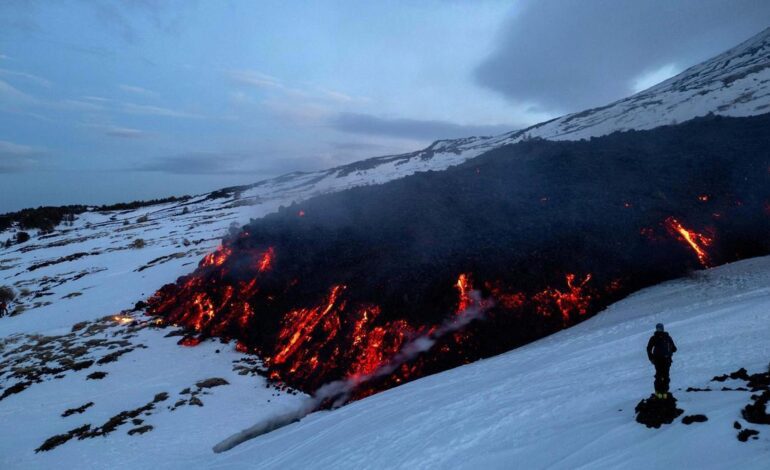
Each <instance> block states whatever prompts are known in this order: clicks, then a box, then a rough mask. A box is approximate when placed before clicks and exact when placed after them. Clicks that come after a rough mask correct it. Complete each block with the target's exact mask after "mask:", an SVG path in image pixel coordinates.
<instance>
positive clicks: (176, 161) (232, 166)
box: [132, 152, 245, 175]
mask: <svg viewBox="0 0 770 470" xmlns="http://www.w3.org/2000/svg"><path fill="white" fill-rule="evenodd" d="M244 160H245V156H243V155H239V154H230V153H217V152H191V153H186V154H179V155H171V156H165V157H159V158H156V159H155V160H154V161H151V162H149V163H146V164H144V165H141V166H139V167H138V168H132V170H139V171H159V172H162V173H173V174H188V175H195V174H231V173H237V172H239V167H241V166H242V164H243V161H244Z"/></svg>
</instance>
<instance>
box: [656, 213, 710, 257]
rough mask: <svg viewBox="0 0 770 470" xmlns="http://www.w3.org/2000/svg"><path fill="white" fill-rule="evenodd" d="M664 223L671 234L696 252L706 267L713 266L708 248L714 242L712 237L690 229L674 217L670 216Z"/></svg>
mask: <svg viewBox="0 0 770 470" xmlns="http://www.w3.org/2000/svg"><path fill="white" fill-rule="evenodd" d="M663 223H664V225H665V227H666V229H667V230H668V231H669V232H670V233H671V234H673V235H674V236H676V238H677V239H678V240H680V241H681V242H682V243H684V244H685V245H687V246H688V247H689V248H690V249H692V251H694V252H695V255H696V256H697V257H698V261H699V262H700V264H701V265H702V266H703V267H704V268H708V267H711V259H710V257H709V254H708V252H707V251H706V248H707V247H709V246H711V244H712V243H714V239H713V238H712V237H709V236H707V235H704V234H701V233H698V232H695V231H692V230H688V229H687V228H685V227H684V226H683V225H682V224H681V223H680V222H679V221H678V220H677V219H676V218H674V217H668V218H667V219H666V220H665V221H664V222H663Z"/></svg>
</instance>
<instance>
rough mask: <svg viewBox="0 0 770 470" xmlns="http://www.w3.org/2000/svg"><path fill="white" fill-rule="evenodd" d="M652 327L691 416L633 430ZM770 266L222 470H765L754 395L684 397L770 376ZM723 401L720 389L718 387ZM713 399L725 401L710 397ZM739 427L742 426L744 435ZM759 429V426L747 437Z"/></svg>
mask: <svg viewBox="0 0 770 470" xmlns="http://www.w3.org/2000/svg"><path fill="white" fill-rule="evenodd" d="M657 322H663V323H664V324H666V326H667V329H668V330H669V331H670V333H671V335H672V336H673V337H674V339H675V341H676V342H677V345H678V347H679V352H678V353H677V354H676V356H675V358H674V366H673V368H672V372H671V374H672V391H673V392H674V393H675V395H676V396H677V398H678V399H679V407H680V408H683V409H684V410H685V414H696V413H703V414H706V415H707V416H708V418H709V420H708V422H706V423H702V424H699V423H698V424H693V425H690V426H686V425H684V424H681V423H680V422H678V421H677V422H675V423H674V424H671V425H668V426H665V427H664V428H662V429H660V430H654V429H648V428H646V427H644V426H642V425H640V424H638V423H636V422H635V421H634V411H633V409H634V406H635V405H636V403H637V402H638V401H639V400H640V399H642V398H646V397H647V396H648V395H649V394H650V392H651V390H652V375H653V368H652V366H651V365H650V364H649V363H648V362H647V357H646V352H645V346H646V343H647V339H648V338H649V336H650V335H651V333H652V331H653V329H654V325H655V324H656V323H657ZM767 338H770V258H761V259H753V260H748V261H743V262H740V263H735V264H733V265H729V266H725V267H721V268H717V269H713V270H710V271H708V272H702V273H698V275H697V276H695V277H694V278H692V279H683V280H678V281H674V282H669V283H666V284H664V285H661V286H658V287H654V288H650V289H647V290H645V291H642V292H639V293H637V294H635V295H633V296H631V297H629V298H627V299H625V300H623V301H621V302H619V303H617V304H614V305H612V306H611V307H610V308H608V309H607V310H606V311H604V312H603V313H601V314H599V315H598V316H596V317H594V318H592V319H590V320H588V321H586V322H584V323H582V324H580V325H578V326H576V327H573V328H570V329H569V330H565V331H562V332H560V333H557V334H555V335H552V336H550V337H548V338H545V339H543V340H541V341H538V342H536V343H533V344H530V345H528V346H526V347H523V348H520V349H517V350H514V351H511V352H509V353H506V354H503V355H500V356H497V357H494V358H491V359H487V360H484V361H479V362H476V363H473V364H469V365H466V366H463V367H459V368H457V369H453V370H450V371H447V372H444V373H441V374H436V375H433V376H430V377H426V378H424V379H421V380H418V381H415V382H412V383H409V384H406V385H403V386H401V387H398V388H395V389H392V390H388V391H385V392H382V393H379V394H377V395H374V396H372V397H369V398H366V399H364V400H361V401H359V402H356V403H353V404H351V405H349V406H346V407H343V408H341V409H338V410H335V411H332V412H325V413H318V414H316V415H311V416H310V417H308V418H306V419H304V420H303V421H301V422H300V423H297V424H293V425H290V426H287V427H285V428H283V429H280V430H277V431H274V432H273V433H271V434H268V435H265V436H262V437H260V438H257V439H255V440H253V441H250V442H247V443H245V444H243V445H241V446H240V447H236V448H235V449H233V450H231V451H230V452H229V453H226V454H222V458H221V459H216V460H214V462H216V463H217V465H216V467H217V468H231V467H232V468H234V467H238V466H240V465H245V464H247V463H248V462H249V460H250V459H252V458H254V457H256V456H259V458H260V466H261V467H262V468H301V467H307V466H313V467H317V468H361V467H367V468H567V469H574V468H621V467H622V468H644V469H647V468H767V458H768V451H769V450H770V435H769V434H768V430H766V429H762V428H763V427H762V426H759V428H760V440H758V441H749V442H748V443H741V442H739V441H738V440H737V439H736V433H737V431H736V430H734V429H733V422H734V421H741V422H743V421H742V420H741V419H740V409H741V408H742V407H743V406H744V405H746V404H747V403H748V398H749V395H750V392H736V391H727V392H721V391H714V392H700V393H687V392H684V391H680V390H679V389H686V388H687V387H690V386H692V387H706V386H709V385H711V386H714V384H713V383H710V382H709V381H710V379H711V378H712V377H714V376H715V375H720V374H723V373H725V372H732V371H734V370H736V369H738V368H740V367H746V368H748V369H749V371H750V372H751V371H754V372H759V371H764V370H765V368H766V367H767V366H768V362H770V343H768V341H767ZM720 387H721V384H720ZM715 388H719V387H715ZM743 424H744V426H745V424H746V423H745V422H743ZM750 427H754V428H756V427H757V426H750Z"/></svg>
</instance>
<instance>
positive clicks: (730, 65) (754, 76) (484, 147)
mask: <svg viewBox="0 0 770 470" xmlns="http://www.w3.org/2000/svg"><path fill="white" fill-rule="evenodd" d="M767 112H770V28H768V29H765V30H764V31H762V32H760V33H759V34H757V35H755V36H754V37H752V38H750V39H748V40H747V41H745V42H743V43H741V44H739V45H737V46H736V47H734V48H732V49H730V50H728V51H726V52H724V53H722V54H720V55H718V56H716V57H714V58H712V59H710V60H707V61H706V62H703V63H701V64H698V65H696V66H693V67H690V68H689V69H687V70H685V71H683V72H682V73H680V74H678V75H676V76H675V77H672V78H670V79H668V80H666V81H664V82H663V83H660V84H658V85H655V86H653V87H652V88H649V89H647V90H644V91H642V92H639V93H637V94H635V95H633V96H630V97H628V98H625V99H622V100H619V101H616V102H614V103H610V104H608V105H606V106H601V107H597V108H593V109H588V110H585V111H581V112H578V113H573V114H568V115H566V116H563V117H560V118H557V119H554V120H551V121H548V122H545V123H541V124H537V125H534V126H532V127H529V128H527V129H523V130H517V131H513V132H509V133H505V134H502V135H499V136H494V137H469V138H464V139H454V140H439V141H437V142H435V143H433V144H432V145H430V146H429V147H427V148H426V149H424V150H420V151H417V152H412V153H407V154H403V155H393V156H386V157H377V158H372V159H368V160H364V161H360V162H356V163H352V164H349V165H344V166H341V167H337V168H332V169H330V170H325V171H320V172H313V173H297V174H291V175H286V176H284V177H281V178H276V179H272V180H267V181H264V182H262V183H258V184H257V185H256V186H255V189H256V190H257V191H260V192H261V191H269V192H270V193H275V192H276V191H280V192H284V191H285V192H291V193H296V194H297V195H298V196H299V195H309V194H317V193H321V192H328V191H329V190H339V189H344V188H348V187H352V186H358V185H362V184H375V183H380V182H383V181H389V180H391V179H395V178H398V177H403V176H406V175H409V174H412V173H414V172H416V171H426V170H434V171H439V170H443V169H445V168H447V167H449V166H452V165H456V164H458V163H462V162H463V161H465V160H468V159H470V158H474V157H476V156H478V155H480V154H482V153H484V152H487V151H489V150H492V149H494V148H497V147H500V146H502V145H506V144H510V143H514V142H518V141H520V140H522V139H525V138H532V137H539V138H543V139H550V140H580V139H588V138H591V137H598V136H602V135H607V134H610V133H612V132H616V131H622V130H629V129H636V130H644V129H652V128H655V127H658V126H664V125H668V124H672V123H681V122H684V121H687V120H690V119H693V118H695V117H699V116H705V115H707V114H709V113H713V114H718V115H723V116H753V115H757V114H764V113H767Z"/></svg>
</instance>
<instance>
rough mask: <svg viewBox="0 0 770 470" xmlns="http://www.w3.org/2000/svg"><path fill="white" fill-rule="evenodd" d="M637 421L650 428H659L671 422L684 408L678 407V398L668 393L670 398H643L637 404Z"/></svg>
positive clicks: (652, 396)
mask: <svg viewBox="0 0 770 470" xmlns="http://www.w3.org/2000/svg"><path fill="white" fill-rule="evenodd" d="M635 411H636V421H637V422H638V423H641V424H644V425H645V426H647V427H648V428H659V427H661V426H662V425H664V424H671V423H673V422H674V420H675V419H676V418H677V417H679V415H681V414H682V413H684V410H681V409H679V408H677V407H676V398H674V395H673V394H670V393H669V394H668V398H656V397H655V395H650V398H647V399H645V400H642V401H640V402H639V404H637V405H636V408H635Z"/></svg>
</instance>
